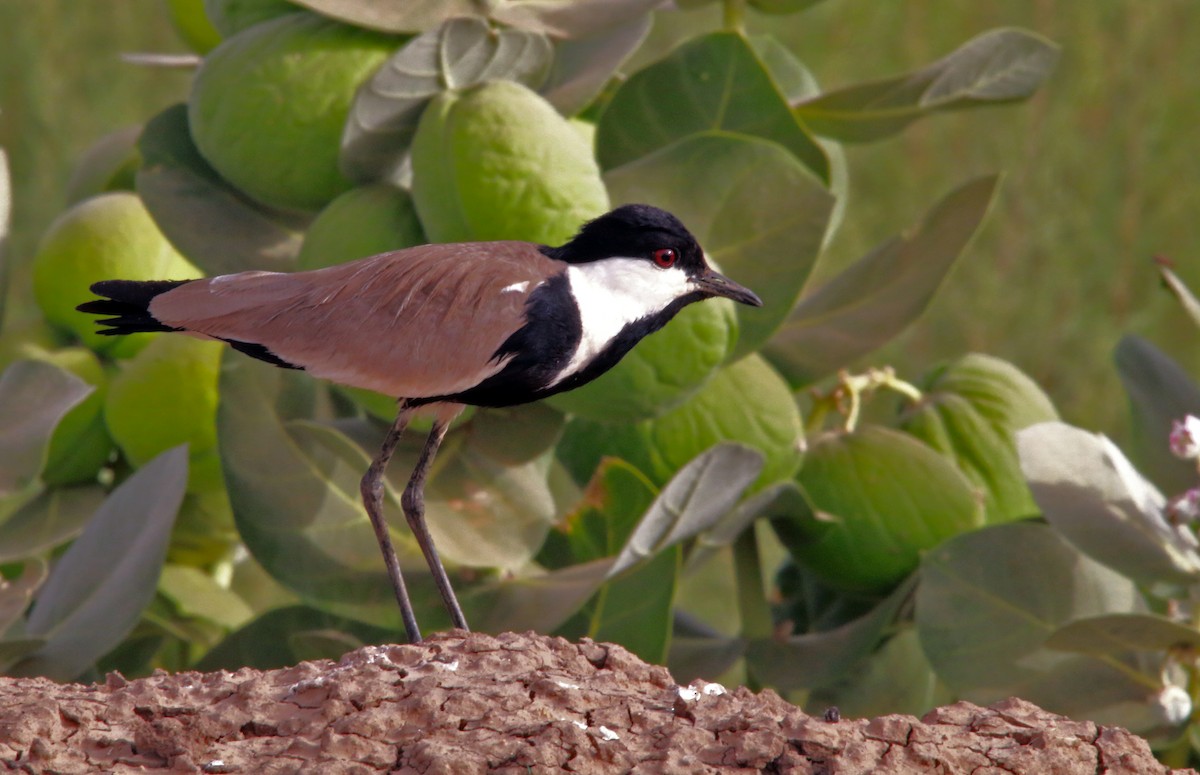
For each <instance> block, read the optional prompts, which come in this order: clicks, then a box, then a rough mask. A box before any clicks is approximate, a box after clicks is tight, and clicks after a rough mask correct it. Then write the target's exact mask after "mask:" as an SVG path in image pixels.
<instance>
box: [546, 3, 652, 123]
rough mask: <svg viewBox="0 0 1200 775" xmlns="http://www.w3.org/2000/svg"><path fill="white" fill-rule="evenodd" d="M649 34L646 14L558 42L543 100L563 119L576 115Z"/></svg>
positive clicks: (648, 22)
mask: <svg viewBox="0 0 1200 775" xmlns="http://www.w3.org/2000/svg"><path fill="white" fill-rule="evenodd" d="M649 31H650V16H649V15H648V14H647V15H642V16H636V17H634V18H632V19H630V20H629V21H627V22H625V23H623V24H620V25H617V26H615V27H610V28H606V29H603V30H601V31H599V32H596V33H593V34H586V35H581V36H579V37H576V38H573V39H568V40H559V41H557V42H556V43H555V45H554V65H553V68H552V69H551V71H550V78H549V80H548V81H547V82H546V83H545V84H544V85H543V86H542V96H543V97H545V98H546V100H547V101H548V102H549V103H550V104H551V105H553V106H554V107H555V108H557V109H558V112H559V113H562V114H563V115H564V116H573V115H575V114H576V113H578V112H579V111H581V110H583V109H584V108H585V107H587V106H588V105H589V104H591V102H592V101H593V100H594V99H595V98H596V96H597V95H598V94H599V93H600V92H601V90H603V88H604V86H605V84H607V83H608V81H609V80H610V79H611V78H612V77H613V74H614V73H615V72H616V71H617V69H618V68H619V67H620V66H621V65H622V64H624V62H625V60H626V59H628V58H629V57H630V55H632V54H633V52H634V51H636V50H637V47H638V46H640V45H641V44H642V41H644V40H645V39H646V34H647V33H648V32H649Z"/></svg>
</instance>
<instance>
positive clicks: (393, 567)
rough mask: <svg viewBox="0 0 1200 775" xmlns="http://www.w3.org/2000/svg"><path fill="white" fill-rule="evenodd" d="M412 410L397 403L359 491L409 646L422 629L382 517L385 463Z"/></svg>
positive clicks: (390, 455)
mask: <svg viewBox="0 0 1200 775" xmlns="http://www.w3.org/2000/svg"><path fill="white" fill-rule="evenodd" d="M413 411H414V410H413V408H412V407H410V406H408V404H406V403H405V402H404V401H403V400H402V401H401V402H400V412H399V414H397V415H396V421H395V422H394V423H392V427H391V429H390V430H389V431H388V434H387V436H386V437H385V438H384V440H383V446H382V447H381V448H380V449H379V454H378V455H376V456H375V459H374V460H373V461H371V467H370V468H368V469H367V473H366V474H364V475H363V478H362V483H361V485H360V489H361V491H362V499H363V505H364V506H366V508H367V516H368V517H370V518H371V527H373V528H375V538H376V540H378V541H379V549H380V550H381V551H382V552H383V563H384V565H386V566H387V574H388V578H389V579H391V582H392V590H393V591H394V592H395V593H396V602H398V603H399V604H400V617H401V618H402V619H403V620H404V629H405V631H406V632H407V633H408V642H409V643H420V642H421V630H420V628H419V627H418V626H417V616H416V614H414V613H413V607H412V601H411V600H409V599H408V589H407V588H406V587H405V586H404V576H402V575H401V574H400V560H399V559H397V558H396V549H395V547H394V546H392V536H391V535H390V534H389V533H388V526H387V521H386V520H385V519H384V518H383V472H384V471H385V470H386V469H387V464H388V461H389V460H391V459H392V453H393V452H394V451H395V450H396V444H397V442H399V441H400V436H401V435H402V434H403V433H404V429H405V428H407V427H408V421H409V420H411V419H412V414H413Z"/></svg>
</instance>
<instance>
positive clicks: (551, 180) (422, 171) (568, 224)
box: [412, 81, 609, 245]
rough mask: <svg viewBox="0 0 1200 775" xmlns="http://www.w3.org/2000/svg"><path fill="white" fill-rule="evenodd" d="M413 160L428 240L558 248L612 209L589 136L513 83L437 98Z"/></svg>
mask: <svg viewBox="0 0 1200 775" xmlns="http://www.w3.org/2000/svg"><path fill="white" fill-rule="evenodd" d="M412 157H413V199H414V201H415V202H416V205H417V212H418V213H419V214H420V216H421V223H422V225H423V226H424V227H425V233H426V234H427V235H428V236H429V239H430V241H432V242H468V241H473V240H504V239H517V240H529V241H531V242H538V243H542V244H546V245H559V244H562V243H563V242H565V241H567V240H568V239H570V238H571V237H572V236H573V235H574V234H575V232H576V231H577V230H578V229H579V226H580V225H581V224H582V223H583V222H584V221H587V220H589V219H591V218H595V217H597V216H600V215H602V214H604V213H605V212H606V211H607V210H608V209H609V208H608V192H607V191H606V190H605V188H604V182H603V181H602V180H601V179H600V169H599V167H598V166H597V164H596V160H595V158H594V157H593V155H592V147H591V145H590V144H589V143H588V142H587V140H585V139H584V137H583V134H582V133H581V132H580V131H579V130H578V129H576V128H575V127H573V126H572V125H571V123H570V122H569V121H567V119H565V118H563V117H562V116H560V115H559V114H558V113H557V112H556V111H555V110H554V107H553V106H551V105H550V103H548V102H546V100H544V99H542V97H540V96H539V95H538V94H536V93H535V92H533V91H531V90H529V89H527V88H526V87H524V86H522V85H521V84H519V83H515V82H513V81H493V82H490V83H485V84H483V85H481V86H477V87H474V88H472V89H468V90H467V91H465V92H443V93H442V94H440V95H439V96H438V97H436V98H435V99H434V100H433V101H432V102H431V103H430V104H429V106H428V107H426V108H425V112H424V113H423V114H422V115H421V120H420V123H419V124H418V126H417V134H416V136H415V137H414V139H413V146H412Z"/></svg>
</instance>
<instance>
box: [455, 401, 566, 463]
mask: <svg viewBox="0 0 1200 775" xmlns="http://www.w3.org/2000/svg"><path fill="white" fill-rule="evenodd" d="M565 425H566V417H564V416H563V414H562V412H559V411H556V410H554V409H552V408H551V407H550V406H549V405H547V404H546V403H544V402H537V403H532V404H523V405H521V406H510V407H507V408H503V409H481V410H480V411H478V412H476V413H475V415H474V416H472V417H471V420H470V422H469V423H468V424H467V427H466V436H467V443H468V444H470V446H471V449H473V450H476V451H477V452H478V453H479V454H481V455H485V456H487V457H489V458H491V459H492V460H495V461H496V462H497V463H502V464H504V465H519V464H522V463H529V462H532V461H534V460H536V459H537V458H539V457H541V456H542V455H543V454H545V453H546V452H547V451H549V450H551V449H553V448H554V446H555V445H556V444H558V440H559V439H560V438H562V433H563V427H564V426H565Z"/></svg>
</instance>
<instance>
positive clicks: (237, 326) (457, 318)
mask: <svg viewBox="0 0 1200 775" xmlns="http://www.w3.org/2000/svg"><path fill="white" fill-rule="evenodd" d="M564 268H565V267H564V265H563V264H562V263H561V262H559V261H556V260H554V259H551V258H548V257H546V256H544V255H542V254H541V253H540V252H538V250H537V246H535V245H532V244H530V243H525V242H493V243H468V244H462V245H453V246H451V245H427V246H421V247H417V248H410V249H408V250H402V251H396V252H394V253H385V254H382V255H379V256H374V257H371V258H367V259H362V260H360V261H354V262H351V263H348V264H341V265H338V266H333V267H328V268H326V269H319V270H315V271H311V272H297V273H293V274H283V273H275V272H243V273H240V274H234V275H224V276H221V277H214V278H212V279H209V280H200V281H196V282H193V283H188V284H186V285H183V286H180V287H179V288H177V289H175V290H172V291H169V292H168V293H164V294H162V295H161V296H158V297H156V298H155V299H154V301H153V302H152V303H151V306H150V312H151V314H152V315H153V316H154V317H155V318H156V319H158V320H160V321H161V322H163V323H165V324H167V325H170V326H173V327H176V328H181V329H185V330H187V331H189V332H193V333H196V334H202V335H205V336H211V337H215V338H218V339H225V340H232V341H237V342H247V343H252V344H258V345H262V346H263V347H265V348H266V349H267V350H269V351H270V352H271V353H272V354H274V355H275V356H276V357H278V358H279V359H281V360H283V361H286V362H287V363H289V364H292V365H294V366H299V367H302V368H304V369H306V370H307V371H309V372H311V373H312V374H314V375H316V376H319V377H324V378H327V379H330V380H333V381H335V382H340V383H342V384H347V385H353V386H355V387H363V388H367V389H370V390H376V391H379V392H381V393H384V394H386V395H391V396H396V397H402V398H420V397H428V396H438V395H447V394H452V393H456V392H459V391H462V390H465V389H467V388H469V387H472V386H474V385H476V384H478V383H479V382H480V381H482V380H483V379H485V378H487V377H488V376H491V375H492V374H494V373H496V372H497V371H499V370H500V368H502V367H503V363H501V362H498V361H496V359H495V358H494V357H493V356H494V355H495V354H496V351H497V350H498V349H499V347H500V345H502V344H503V343H504V341H505V340H506V339H508V337H509V336H510V335H512V334H513V333H514V332H515V331H517V330H518V329H520V328H521V326H522V325H524V321H525V302H526V299H527V298H528V297H529V295H530V294H531V293H532V292H533V291H534V290H535V289H536V288H537V287H538V286H539V285H541V284H542V283H543V282H545V281H546V280H547V279H548V278H549V277H551V276H553V275H554V274H557V273H559V272H561V271H563V269H564Z"/></svg>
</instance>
